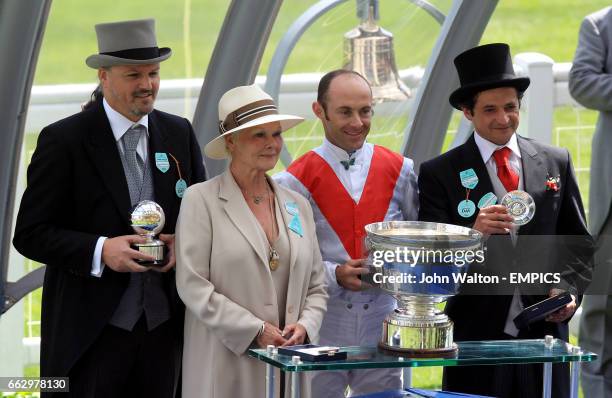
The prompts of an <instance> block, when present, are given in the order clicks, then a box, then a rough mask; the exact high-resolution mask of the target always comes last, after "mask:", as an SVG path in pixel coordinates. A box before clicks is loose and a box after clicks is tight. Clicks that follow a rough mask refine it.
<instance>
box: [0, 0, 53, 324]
mask: <svg viewBox="0 0 612 398" xmlns="http://www.w3.org/2000/svg"><path fill="white" fill-rule="evenodd" d="M50 7H51V0H21V1H3V2H0V52H1V53H2V57H0V76H2V79H0V120H2V123H3V129H2V141H3V145H0V314H2V313H4V311H5V307H9V305H11V304H12V303H14V302H16V301H17V300H18V299H19V298H21V297H19V294H20V292H19V290H20V289H19V287H20V286H23V284H24V282H22V283H17V284H16V285H17V286H15V284H7V281H6V276H7V273H8V259H9V251H10V244H11V242H10V237H11V228H12V226H13V203H14V200H15V185H16V182H17V173H18V171H19V161H20V153H21V151H20V150H19V149H20V148H21V145H22V143H23V130H24V127H25V120H26V115H27V110H28V104H29V101H30V90H31V88H32V82H33V80H34V71H35V70H36V61H37V60H38V54H39V51H40V46H41V43H42V38H43V32H44V30H45V26H46V23H47V18H48V16H49V10H50ZM15 38H19V39H18V40H15ZM39 273H40V272H39ZM36 275H39V274H36ZM28 281H30V279H28V280H27V281H26V282H28ZM33 282H34V285H36V284H38V283H39V282H42V279H41V280H40V281H36V280H35V281H33ZM15 293H16V294H15ZM6 297H12V298H11V299H10V300H9V299H7V298H6Z"/></svg>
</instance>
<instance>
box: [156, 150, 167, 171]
mask: <svg viewBox="0 0 612 398" xmlns="http://www.w3.org/2000/svg"><path fill="white" fill-rule="evenodd" d="M155 166H157V168H158V169H159V171H161V172H162V173H165V172H166V171H168V170H170V162H169V161H168V155H166V154H165V153H164V152H155Z"/></svg>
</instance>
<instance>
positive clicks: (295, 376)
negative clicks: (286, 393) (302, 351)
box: [291, 355, 302, 398]
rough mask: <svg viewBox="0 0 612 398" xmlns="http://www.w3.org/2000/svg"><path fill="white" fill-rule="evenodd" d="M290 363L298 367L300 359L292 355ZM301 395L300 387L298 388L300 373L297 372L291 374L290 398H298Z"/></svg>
mask: <svg viewBox="0 0 612 398" xmlns="http://www.w3.org/2000/svg"><path fill="white" fill-rule="evenodd" d="M291 362H293V363H294V364H295V365H298V364H299V363H300V362H301V361H300V357H299V356H297V355H294V356H292V357H291ZM301 395H302V392H301V387H300V373H299V372H291V398H300V396H301Z"/></svg>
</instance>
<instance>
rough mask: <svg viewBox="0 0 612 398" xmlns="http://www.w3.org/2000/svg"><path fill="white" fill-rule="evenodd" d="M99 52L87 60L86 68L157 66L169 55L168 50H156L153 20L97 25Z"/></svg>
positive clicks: (165, 48)
mask: <svg viewBox="0 0 612 398" xmlns="http://www.w3.org/2000/svg"><path fill="white" fill-rule="evenodd" d="M96 36H97V37H98V52H99V54H93V55H90V56H89V57H87V59H86V60H85V63H86V64H87V66H89V67H91V68H94V69H98V68H102V67H107V66H114V65H143V64H156V63H158V62H161V61H164V60H166V59H168V58H169V57H170V55H172V50H171V49H170V48H168V47H162V48H159V47H157V39H156V38H155V20H154V19H152V18H149V19H138V20H133V21H121V22H110V23H101V24H97V25H96Z"/></svg>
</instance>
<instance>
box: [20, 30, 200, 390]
mask: <svg viewBox="0 0 612 398" xmlns="http://www.w3.org/2000/svg"><path fill="white" fill-rule="evenodd" d="M96 33H97V37H98V46H99V54H94V55H92V56H90V57H89V58H87V61H86V62H87V65H88V66H90V67H92V68H95V69H97V70H98V77H99V80H100V86H99V88H100V91H99V92H98V95H97V96H95V98H94V100H93V101H92V102H91V103H90V104H88V106H87V107H86V108H85V110H84V111H82V112H79V113H77V114H75V115H72V116H70V117H68V118H66V119H63V120H60V121H58V122H56V123H53V124H51V125H50V126H47V127H45V128H44V129H43V130H42V132H41V133H40V137H39V139H38V145H37V147H36V151H35V152H34V155H33V157H32V161H31V163H30V166H29V168H28V185H27V189H26V191H25V193H24V195H23V199H22V201H21V206H20V209H19V214H18V216H17V225H16V229H15V237H14V240H13V243H14V245H15V247H16V248H17V250H19V252H20V253H22V254H23V255H25V256H27V257H28V258H31V259H33V260H35V261H38V262H40V263H44V264H47V269H46V274H45V281H44V286H43V302H42V327H41V368H40V373H41V376H44V377H69V378H70V380H69V382H70V383H69V384H70V396H73V397H79V398H83V397H85V398H87V397H113V398H115V397H128V396H129V397H136V396H142V397H159V398H168V397H173V396H174V394H175V391H176V387H177V381H178V378H179V374H180V362H181V353H182V338H183V316H184V306H183V305H182V303H181V301H180V299H179V297H178V294H177V292H176V287H175V277H174V266H175V259H174V228H175V223H176V219H177V216H178V212H179V207H180V203H181V198H182V195H183V191H184V189H185V188H186V186H188V185H191V184H193V183H197V182H200V181H203V180H204V179H205V171H204V166H203V162H202V155H201V151H200V147H199V145H198V143H197V141H196V138H195V135H194V132H193V129H192V127H191V124H190V123H189V121H187V120H186V119H184V118H181V117H178V116H173V115H170V114H167V113H164V112H160V111H157V110H155V109H154V101H155V98H156V95H157V92H158V88H159V80H160V78H159V63H160V62H161V61H164V60H166V59H167V58H168V57H170V55H171V51H170V49H169V48H158V47H157V43H156V39H155V31H154V21H153V20H152V19H146V20H137V21H124V22H115V23H107V24H100V25H96ZM100 94H102V95H100ZM142 200H152V201H155V202H156V203H158V204H159V205H160V206H161V207H162V209H163V210H164V212H165V226H164V228H163V230H162V232H161V235H160V236H159V238H160V239H161V240H162V241H164V242H165V243H166V245H167V247H168V249H169V255H168V262H167V264H166V265H164V266H160V267H157V268H154V267H146V266H142V265H139V264H138V263H137V262H136V261H137V260H150V259H151V257H149V256H147V255H145V254H142V253H140V252H139V251H137V250H134V249H132V248H131V244H133V243H143V242H144V238H142V237H140V236H138V235H135V232H134V231H133V229H132V227H131V222H130V213H131V211H132V209H133V207H134V206H135V205H136V204H137V203H139V202H140V201H142ZM51 395H52V394H51V393H43V396H51Z"/></svg>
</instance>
